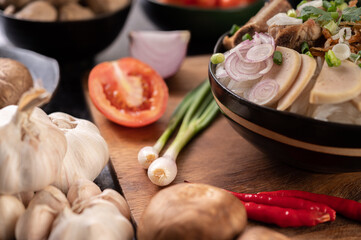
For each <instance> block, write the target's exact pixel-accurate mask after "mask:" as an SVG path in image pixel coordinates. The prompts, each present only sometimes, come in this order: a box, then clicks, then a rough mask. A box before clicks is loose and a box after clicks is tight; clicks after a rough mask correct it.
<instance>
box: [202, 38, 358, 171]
mask: <svg viewBox="0 0 361 240" xmlns="http://www.w3.org/2000/svg"><path fill="white" fill-rule="evenodd" d="M225 35H226V34H224V35H223V36H221V37H220V38H219V41H218V42H217V44H216V46H215V49H214V52H225V49H224V48H223V46H222V39H223V38H224V36H225ZM215 68H216V65H214V64H212V63H209V71H208V73H209V79H210V84H211V88H212V91H213V95H214V98H215V100H216V101H217V103H218V106H219V107H220V109H221V111H222V113H223V115H224V116H225V117H226V118H227V119H228V121H229V123H230V124H231V126H232V127H233V128H234V129H235V130H236V131H237V132H238V133H239V134H240V135H241V136H243V137H244V138H245V139H246V140H248V141H249V142H250V143H251V144H253V145H254V146H255V147H257V148H258V149H259V150H260V151H262V152H264V153H265V154H266V155H268V156H269V157H270V159H273V160H282V161H283V162H285V163H287V164H290V165H293V166H295V167H299V168H302V169H306V170H310V171H315V172H327V173H331V172H332V173H336V172H355V171H361V140H360V139H361V138H360V136H361V126H358V125H351V124H341V123H333V122H325V121H321V120H316V119H312V118H309V117H305V116H301V115H298V114H293V113H290V112H285V111H277V110H275V109H272V108H269V107H263V106H260V105H257V104H254V103H252V102H249V101H247V100H245V99H244V98H242V97H239V96H238V95H236V94H235V93H233V92H232V91H230V90H229V89H228V88H226V87H225V86H223V85H222V83H221V82H220V81H219V80H218V79H217V78H216V76H215Z"/></svg>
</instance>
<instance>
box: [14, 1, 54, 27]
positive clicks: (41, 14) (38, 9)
mask: <svg viewBox="0 0 361 240" xmlns="http://www.w3.org/2000/svg"><path fill="white" fill-rule="evenodd" d="M15 17H16V18H19V19H26V20H33V21H47V22H51V21H56V19H57V17H58V12H57V10H56V8H55V7H54V6H53V5H51V4H50V3H49V2H47V1H41V0H40V1H35V2H31V3H29V4H27V5H26V6H25V7H24V8H22V9H21V10H20V11H18V12H17V13H15Z"/></svg>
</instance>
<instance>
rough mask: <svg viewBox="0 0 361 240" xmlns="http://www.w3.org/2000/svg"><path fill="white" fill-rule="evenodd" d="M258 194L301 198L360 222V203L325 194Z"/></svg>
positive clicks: (296, 191) (293, 191) (297, 191)
mask: <svg viewBox="0 0 361 240" xmlns="http://www.w3.org/2000/svg"><path fill="white" fill-rule="evenodd" d="M258 194H260V195H261V194H262V195H263V194H265V195H268V196H280V197H296V198H302V199H307V200H310V201H314V202H319V203H323V204H326V205H327V206H329V207H331V208H332V209H334V210H335V211H336V212H337V213H340V214H341V215H343V216H345V217H348V218H350V219H354V220H357V221H361V203H359V202H356V201H353V200H350V199H345V198H340V197H334V196H330V195H326V194H318V193H311V192H306V191H299V190H280V191H274V192H261V193H258Z"/></svg>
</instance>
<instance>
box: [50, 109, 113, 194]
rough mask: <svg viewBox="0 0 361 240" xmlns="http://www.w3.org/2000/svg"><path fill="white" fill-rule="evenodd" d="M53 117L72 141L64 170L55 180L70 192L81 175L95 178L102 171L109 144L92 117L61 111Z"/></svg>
mask: <svg viewBox="0 0 361 240" xmlns="http://www.w3.org/2000/svg"><path fill="white" fill-rule="evenodd" d="M49 118H50V119H51V121H52V122H53V123H54V124H55V125H57V126H58V127H59V129H61V130H62V131H63V132H64V134H65V136H66V140H67V144H68V148H67V152H66V155H65V157H64V162H63V166H62V169H61V174H60V175H59V177H58V178H57V179H56V181H55V182H54V184H53V185H54V186H56V187H58V188H60V189H61V190H62V191H63V192H64V193H67V192H68V189H69V187H70V185H72V184H73V183H75V182H76V181H77V180H78V179H81V178H85V179H88V180H91V181H92V180H94V179H95V178H96V177H97V176H98V175H99V173H100V172H101V171H102V169H103V168H104V166H105V165H106V163H107V162H108V160H109V150H108V145H107V143H106V142H105V140H104V138H103V137H102V136H101V135H100V132H99V130H98V128H97V127H96V126H95V125H94V124H93V123H91V122H90V121H87V120H84V119H78V118H75V117H72V116H71V115H69V114H66V113H60V112H57V113H52V114H50V115H49Z"/></svg>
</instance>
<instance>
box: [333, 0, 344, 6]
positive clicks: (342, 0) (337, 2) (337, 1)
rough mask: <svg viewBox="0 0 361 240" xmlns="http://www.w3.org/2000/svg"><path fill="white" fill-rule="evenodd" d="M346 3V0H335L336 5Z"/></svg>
mask: <svg viewBox="0 0 361 240" xmlns="http://www.w3.org/2000/svg"><path fill="white" fill-rule="evenodd" d="M344 3H345V1H344V0H335V4H336V6H340V5H342V4H344Z"/></svg>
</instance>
